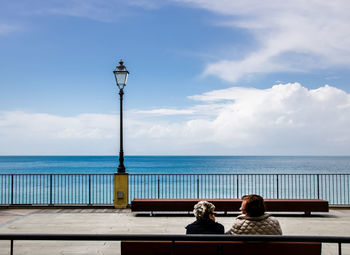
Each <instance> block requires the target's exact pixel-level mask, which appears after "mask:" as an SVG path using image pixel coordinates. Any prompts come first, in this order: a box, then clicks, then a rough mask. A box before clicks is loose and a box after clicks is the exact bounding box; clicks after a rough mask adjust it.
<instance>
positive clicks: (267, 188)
mask: <svg viewBox="0 0 350 255" xmlns="http://www.w3.org/2000/svg"><path fill="white" fill-rule="evenodd" d="M113 178H114V177H113V174H0V205H1V204H2V205H25V204H27V205H65V204H67V205H79V204H84V205H93V204H94V205H107V204H108V205H112V204H113V189H114V187H113V185H114V182H113ZM251 193H256V194H260V195H262V196H263V197H264V198H306V199H307V198H309V199H311V198H318V199H324V200H327V201H329V204H331V205H350V174H130V175H129V203H130V202H131V200H132V199H134V198H206V199H210V198H240V197H242V196H243V195H246V194H251Z"/></svg>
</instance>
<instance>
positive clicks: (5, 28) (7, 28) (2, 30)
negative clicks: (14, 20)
mask: <svg viewBox="0 0 350 255" xmlns="http://www.w3.org/2000/svg"><path fill="white" fill-rule="evenodd" d="M17 30H19V27H18V26H15V25H10V24H0V35H7V34H9V33H12V32H14V31H17Z"/></svg>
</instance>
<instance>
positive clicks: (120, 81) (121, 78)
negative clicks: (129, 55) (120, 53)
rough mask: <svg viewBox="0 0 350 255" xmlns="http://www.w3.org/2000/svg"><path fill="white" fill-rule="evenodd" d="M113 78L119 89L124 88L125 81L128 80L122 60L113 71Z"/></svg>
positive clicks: (127, 73) (127, 72)
mask: <svg viewBox="0 0 350 255" xmlns="http://www.w3.org/2000/svg"><path fill="white" fill-rule="evenodd" d="M113 73H114V76H115V81H116V82H117V86H118V88H119V89H124V87H125V86H126V81H127V80H128V75H129V71H128V70H126V67H125V66H124V62H123V60H120V61H119V66H117V67H116V68H115V70H114V71H113Z"/></svg>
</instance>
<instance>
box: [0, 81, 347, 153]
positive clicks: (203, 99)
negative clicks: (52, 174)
mask: <svg viewBox="0 0 350 255" xmlns="http://www.w3.org/2000/svg"><path fill="white" fill-rule="evenodd" d="M191 98H192V99H194V100H196V101H197V102H199V103H200V104H198V105H195V106H192V107H190V108H189V109H188V112H191V113H192V114H189V115H186V119H184V118H180V119H179V118H175V119H174V118H169V119H166V118H165V116H164V115H160V116H157V115H153V114H150V115H148V114H145V113H139V112H137V111H127V112H126V114H125V117H126V118H125V123H124V125H125V132H124V134H125V152H126V154H128V155H130V154H143V155H145V154H153V155H155V154H178V155H179V154H180V155H181V154H182V155H189V154H211V155H212V154H221V155H237V154H238V155H242V154H243V155H271V154H279V155H344V154H348V153H349V151H350V131H349V128H348V127H349V126H350V94H348V93H346V92H345V91H343V90H340V89H337V88H335V87H331V86H328V85H325V86H323V87H320V88H318V89H313V90H310V89H307V88H305V87H303V86H302V85H301V84H299V83H293V84H291V83H289V84H279V85H274V86H272V87H271V88H269V89H251V88H229V89H224V90H215V91H211V92H207V93H204V94H201V95H194V96H192V97H191ZM184 110H186V109H182V110H179V112H182V111H184ZM159 112H160V113H167V111H165V110H164V109H160V111H159ZM174 113H177V112H176V111H175V112H174ZM0 144H1V145H2V146H1V147H0V154H2V155H8V154H44V155H47V154H51V155H52V154H70V155H71V154H90V155H91V154H97V155H101V154H105V155H106V154H108V155H110V154H112V155H116V154H117V153H118V149H119V123H118V116H117V115H112V114H81V115H77V116H71V117H64V116H56V115H50V114H43V113H26V112H20V111H12V112H0Z"/></svg>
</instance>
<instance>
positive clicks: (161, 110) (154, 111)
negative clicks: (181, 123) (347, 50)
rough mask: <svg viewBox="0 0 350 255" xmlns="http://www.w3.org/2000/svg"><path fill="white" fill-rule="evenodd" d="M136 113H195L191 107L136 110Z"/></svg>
mask: <svg viewBox="0 0 350 255" xmlns="http://www.w3.org/2000/svg"><path fill="white" fill-rule="evenodd" d="M135 113H140V114H151V115H187V114H193V111H192V110H190V109H184V110H178V109H166V108H162V109H154V110H147V111H135Z"/></svg>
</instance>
